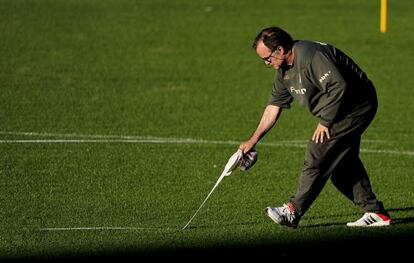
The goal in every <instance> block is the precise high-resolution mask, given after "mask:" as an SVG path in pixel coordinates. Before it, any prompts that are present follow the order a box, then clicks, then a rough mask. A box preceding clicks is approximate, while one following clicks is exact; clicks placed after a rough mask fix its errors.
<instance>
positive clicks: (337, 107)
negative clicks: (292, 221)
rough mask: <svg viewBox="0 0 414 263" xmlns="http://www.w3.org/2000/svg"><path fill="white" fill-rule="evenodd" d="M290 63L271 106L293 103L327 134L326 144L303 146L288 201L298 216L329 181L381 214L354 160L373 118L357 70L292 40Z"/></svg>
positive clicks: (328, 50) (368, 87)
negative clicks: (296, 182)
mask: <svg viewBox="0 0 414 263" xmlns="http://www.w3.org/2000/svg"><path fill="white" fill-rule="evenodd" d="M293 50H294V62H293V65H292V66H290V67H289V68H281V69H279V70H278V71H277V73H276V77H275V81H274V85H273V89H272V93H271V96H270V99H269V104H270V105H276V106H279V107H282V108H290V104H291V102H292V101H293V99H295V100H296V101H297V102H298V103H299V104H300V105H302V106H304V107H305V108H307V109H308V110H309V111H310V112H311V113H312V114H313V115H314V116H316V117H317V118H319V122H320V123H321V124H322V125H324V126H326V127H328V128H329V131H330V135H331V139H329V140H328V141H327V142H325V143H319V144H316V143H314V142H313V141H312V140H310V141H309V142H308V147H307V150H306V155H305V161H304V167H303V171H302V174H301V177H300V184H299V189H298V191H297V192H296V194H295V195H294V196H292V197H291V200H290V201H291V202H292V204H293V205H294V206H295V208H296V210H297V212H298V214H299V215H300V216H302V215H303V214H304V213H305V212H306V210H307V209H308V208H309V207H310V205H311V204H312V202H313V201H314V200H315V198H316V197H317V196H318V195H319V193H320V191H321V190H322V188H323V186H324V185H325V183H326V181H327V180H328V178H331V180H332V182H333V184H334V185H335V186H336V187H337V188H338V190H340V191H341V192H342V193H343V194H344V195H345V196H346V197H348V198H349V199H350V200H351V201H353V202H354V203H355V204H357V205H359V206H360V207H361V208H362V209H364V210H365V211H368V212H377V211H381V210H382V209H383V208H382V203H381V202H379V201H377V199H376V197H375V194H374V193H373V192H372V189H371V185H370V182H369V178H368V175H367V173H366V170H365V168H364V166H363V164H362V162H361V160H360V159H359V148H360V140H361V135H362V133H363V132H364V131H365V129H366V128H367V127H368V125H369V124H370V122H371V121H372V120H373V118H374V116H375V113H376V110H377V97H376V92H375V88H374V86H373V84H372V83H371V81H370V80H369V79H368V78H367V76H366V74H365V73H364V72H363V71H362V70H361V69H360V68H359V66H358V65H357V64H356V63H355V62H354V61H353V60H352V59H351V58H350V57H348V56H347V55H346V54H344V53H343V52H342V51H340V50H339V49H337V48H335V47H333V46H332V45H329V44H325V43H320V42H312V41H302V40H299V41H295V44H294V46H293Z"/></svg>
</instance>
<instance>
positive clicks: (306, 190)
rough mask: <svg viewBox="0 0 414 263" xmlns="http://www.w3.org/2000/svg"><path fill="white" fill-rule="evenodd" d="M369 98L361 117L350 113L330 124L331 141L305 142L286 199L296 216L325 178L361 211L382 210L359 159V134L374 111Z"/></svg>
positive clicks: (369, 121)
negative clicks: (299, 166) (295, 186)
mask: <svg viewBox="0 0 414 263" xmlns="http://www.w3.org/2000/svg"><path fill="white" fill-rule="evenodd" d="M374 95H375V93H374ZM373 97H374V98H373V99H371V100H370V101H367V102H366V103H365V104H364V105H363V107H362V108H361V112H363V113H362V114H353V115H352V117H349V118H344V119H343V120H341V121H339V122H337V123H335V124H333V126H332V127H331V129H330V132H331V139H329V140H328V141H326V142H324V143H319V144H316V143H314V142H313V141H312V140H310V141H309V143H308V146H307V149H306V154H305V161H304V166H303V170H302V173H301V176H300V179H299V188H298V190H297V192H296V194H295V195H294V196H292V197H291V199H290V202H291V203H292V205H293V206H294V207H295V209H296V212H297V213H298V215H299V216H303V214H305V212H306V211H307V210H308V209H309V207H310V206H311V204H312V203H313V201H315V199H316V198H317V196H318V195H319V194H320V192H321V191H322V189H323V187H324V186H325V184H326V182H327V181H328V179H329V178H330V179H331V181H332V183H333V184H334V186H335V187H336V188H337V189H338V190H339V191H340V192H341V193H342V194H344V195H345V196H346V197H347V198H348V199H349V200H351V201H352V202H353V203H354V204H356V205H358V206H359V207H361V208H362V209H363V210H364V211H366V212H380V211H383V209H384V208H383V205H382V203H381V202H380V201H378V200H377V198H376V196H375V194H374V193H373V191H372V189H371V183H370V180H369V178H368V174H367V172H366V170H365V168H364V165H363V163H362V161H361V159H360V158H359V150H360V142H361V135H362V133H363V132H364V131H365V130H366V128H367V127H368V125H369V124H370V123H371V121H372V120H373V119H374V116H375V113H376V111H377V99H376V95H375V96H373Z"/></svg>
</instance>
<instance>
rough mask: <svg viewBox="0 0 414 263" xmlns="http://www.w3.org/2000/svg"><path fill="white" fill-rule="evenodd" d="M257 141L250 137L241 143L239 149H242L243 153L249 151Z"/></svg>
mask: <svg viewBox="0 0 414 263" xmlns="http://www.w3.org/2000/svg"><path fill="white" fill-rule="evenodd" d="M256 143H257V142H256V141H254V140H252V139H250V140H248V141H246V142H244V143H242V144H240V146H239V149H240V150H242V152H243V154H245V153H248V152H249V151H250V150H251V149H253V147H254V146H255V145H256Z"/></svg>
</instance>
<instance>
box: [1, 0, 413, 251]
mask: <svg viewBox="0 0 414 263" xmlns="http://www.w3.org/2000/svg"><path fill="white" fill-rule="evenodd" d="M315 2H317V3H315ZM1 6H2V7H1V8H0V39H1V41H2V44H1V47H0V57H1V60H0V90H1V92H0V123H1V126H0V140H2V141H3V142H2V143H0V153H1V154H0V182H1V199H0V207H1V209H0V216H1V225H0V259H33V258H42V259H44V258H54V257H62V256H67V257H76V256H85V255H91V256H99V255H107V256H109V255H118V256H123V255H141V254H145V253H150V254H151V255H155V254H157V255H167V254H168V255H169V254H170V253H171V252H172V251H183V253H189V252H191V251H192V252H195V253H194V254H196V253H201V252H207V253H210V252H211V253H213V252H220V251H235V253H236V254H238V255H240V254H244V253H248V252H249V251H251V250H255V249H259V250H260V251H261V253H262V254H266V253H268V252H270V251H271V253H275V252H280V253H282V254H286V253H290V252H292V253H295V251H296V249H297V247H301V249H302V250H303V251H307V253H308V254H309V255H311V254H312V253H316V252H312V251H313V250H312V249H316V250H317V249H319V248H324V249H325V250H328V251H329V250H330V251H336V252H338V253H339V254H343V256H344V257H347V256H350V255H349V254H346V252H340V250H339V249H338V248H339V247H341V245H348V246H350V247H352V246H358V245H361V246H363V245H365V246H366V244H364V241H367V240H368V241H370V243H371V246H372V247H375V248H377V249H378V248H379V250H381V252H382V253H387V252H393V253H396V252H399V253H401V252H404V251H400V250H398V249H396V250H391V248H390V246H389V244H393V245H397V246H403V245H404V244H405V243H404V242H406V241H407V240H408V239H409V238H412V235H413V230H414V194H413V191H412V190H413V177H412V176H413V173H412V171H413V168H414V165H413V158H414V156H413V149H414V140H413V139H412V136H413V135H414V131H413V128H414V121H413V118H412V117H411V116H412V113H413V111H414V107H413V106H412V101H413V100H414V90H413V88H412V87H413V86H414V81H413V79H412V77H411V75H410V74H412V72H411V71H410V69H411V68H412V62H411V59H410V58H412V57H413V55H414V51H413V49H412V46H413V44H414V43H413V42H414V30H413V29H414V28H413V26H414V23H413V19H412V14H411V13H412V7H411V2H410V1H409V0H404V1H389V25H388V32H387V33H386V34H380V33H379V17H378V14H379V1H363V2H361V1H356V0H351V1H343V0H335V1H327V0H326V1H325V0H324V1H306V0H300V1H264V0H259V1H254V2H251V1H235V0H230V1H219V0H211V1H208V0H203V1H189V0H187V1H185V0H174V1H166V0H155V1H153V0H151V1H150V0H143V1H128V0H121V1H115V0H112V1H109V0H108V1H97V0H87V1H85V0H83V1H81V0H65V1H63V0H58V1H51V0H50V1H46V0H39V1H30V0H27V1H24V0H16V1H12V0H3V1H2V3H1ZM269 25H279V26H282V27H283V28H285V29H286V30H288V31H289V32H290V33H291V34H292V36H293V37H294V38H297V39H310V40H320V41H324V42H329V43H332V44H335V45H336V46H337V47H339V48H340V49H342V50H343V51H345V52H346V53H349V54H350V55H351V56H352V57H353V58H354V60H355V61H356V62H357V63H358V64H359V65H360V66H361V67H362V68H363V69H364V70H365V71H366V72H367V74H368V75H369V77H370V78H371V80H372V81H373V82H374V83H375V85H376V87H377V90H378V97H379V103H380V106H379V111H378V115H377V117H376V119H375V120H374V122H373V123H372V125H371V127H370V128H369V129H368V130H367V132H366V134H365V135H364V138H363V139H364V140H365V141H364V142H363V144H362V149H363V151H362V153H361V157H362V159H363V160H364V163H365V165H366V168H367V170H368V172H369V174H370V178H371V181H372V184H373V188H374V191H375V193H376V194H377V195H378V198H379V199H380V200H382V201H383V202H384V204H385V206H386V207H387V208H389V210H390V213H391V215H392V216H393V218H394V221H395V224H394V225H393V226H392V227H389V228H386V229H362V230H361V229H348V228H346V227H345V226H344V224H345V223H346V222H347V221H349V220H355V219H356V218H358V217H360V216H361V215H362V214H361V211H360V210H359V209H358V208H357V207H354V206H353V205H352V204H351V203H350V202H349V201H347V200H346V199H345V198H344V197H343V196H341V195H340V194H339V192H337V191H336V190H335V189H334V187H333V186H332V184H331V183H328V184H327V186H326V188H325V189H324V191H323V192H322V193H321V195H320V196H319V198H318V199H317V200H316V202H315V203H314V204H313V206H312V207H311V209H310V210H309V211H308V213H307V214H306V216H305V217H304V218H303V220H302V221H301V226H300V228H299V229H297V230H295V231H288V230H286V229H284V228H281V227H279V226H277V225H275V224H273V223H272V222H271V221H270V220H269V219H268V218H266V217H265V216H264V215H263V208H264V207H266V206H269V205H273V206H276V205H279V204H281V203H282V202H284V201H286V199H287V198H288V197H289V196H290V195H292V194H294V192H295V190H296V187H297V181H298V175H299V172H300V169H301V164H302V162H303V154H304V153H303V152H304V148H303V143H299V144H298V145H296V144H295V145H285V146H282V145H281V146H269V145H268V144H266V143H276V142H279V141H291V140H298V141H299V142H302V141H303V142H304V141H306V140H307V139H308V138H309V137H310V135H311V134H312V132H313V129H314V127H315V125H316V123H317V120H315V119H314V118H312V117H311V116H309V114H308V113H307V112H306V110H305V109H303V108H300V107H299V106H298V105H296V104H294V106H293V108H292V109H291V110H289V111H285V112H284V114H283V115H282V117H281V119H280V121H279V123H278V124H277V126H276V127H275V128H274V130H273V131H272V132H271V133H269V134H268V135H267V136H266V138H264V139H263V144H259V145H258V147H257V149H258V151H259V161H258V163H257V164H256V165H255V167H254V168H252V170H250V171H248V172H246V173H241V172H237V173H236V174H235V175H234V176H230V177H227V178H225V180H223V182H222V183H221V184H220V185H219V187H218V188H217V189H216V191H215V192H214V194H213V195H212V196H211V198H210V199H209V200H208V202H207V203H206V204H205V206H204V207H203V209H202V210H200V212H199V214H198V215H197V217H196V218H195V219H194V220H193V222H192V224H191V228H189V229H188V230H186V231H181V228H182V227H183V226H184V225H185V223H186V222H187V221H188V220H189V219H190V217H191V216H192V215H193V213H194V212H195V211H196V209H197V208H198V207H199V205H200V204H201V202H202V201H203V200H204V198H205V197H206V195H207V194H208V192H209V191H210V190H211V188H212V186H213V185H214V183H215V182H216V180H217V178H218V176H219V175H220V173H221V171H222V169H223V167H224V165H225V162H226V160H227V159H228V157H229V156H230V155H231V154H232V153H233V152H234V151H235V150H236V149H237V142H242V141H243V140H245V139H247V137H248V136H249V135H250V133H251V132H252V131H253V130H254V128H255V126H256V124H257V122H258V120H259V118H260V116H261V113H262V110H263V108H264V106H265V103H266V101H267V97H268V95H269V92H270V89H271V84H272V78H273V71H272V70H268V69H265V68H264V67H263V65H262V64H261V62H260V60H259V59H258V58H257V57H256V55H255V54H254V52H253V51H252V50H251V48H250V45H251V42H252V39H253V38H254V37H255V36H256V34H257V33H258V31H259V30H260V29H262V28H263V27H265V26H269ZM127 136H130V137H127ZM154 137H155V138H156V137H158V138H164V139H168V138H184V139H185V138H189V139H193V140H205V141H206V142H207V143H189V142H188V143H184V144H182V143H149V142H147V143H138V142H135V143H133V142H119V141H118V142H114V141H112V142H109V141H108V142H104V141H103V140H105V139H106V140H111V139H128V138H129V139H139V138H141V139H142V138H143V139H146V140H148V139H150V138H154ZM27 139H31V140H36V139H39V140H45V139H62V140H71V139H98V140H101V142H84V143H69V142H60V143H10V142H8V143H7V142H4V141H5V140H27ZM213 141H221V142H223V144H215V143H212V142H213ZM208 142H210V143H208ZM233 142H236V143H233ZM113 226H120V227H136V228H142V229H136V230H74V231H42V230H41V229H43V228H48V227H52V228H53V227H113ZM299 245H300V246H299ZM152 252H155V253H152ZM177 253H179V252H177ZM207 253H206V254H207ZM294 255H296V256H297V255H298V254H294ZM299 255H300V254H299ZM306 255H307V254H306ZM302 256H303V255H302Z"/></svg>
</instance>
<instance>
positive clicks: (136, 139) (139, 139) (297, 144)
mask: <svg viewBox="0 0 414 263" xmlns="http://www.w3.org/2000/svg"><path fill="white" fill-rule="evenodd" d="M0 134H8V135H21V136H38V137H65V138H76V137H77V138H87V139H27V140H22V139H5V140H0V143H154V144H223V145H239V144H240V142H239V141H217V140H203V139H192V138H161V137H150V136H149V137H143V136H122V135H85V134H61V133H36V132H7V131H0ZM364 141H365V142H369V143H387V141H382V140H364ZM306 143H307V141H303V140H287V141H280V142H261V143H260V145H263V146H270V147H280V146H285V147H294V148H305V147H306ZM361 152H366V153H375V154H390V155H406V156H414V151H398V150H374V149H365V148H362V149H361Z"/></svg>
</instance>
